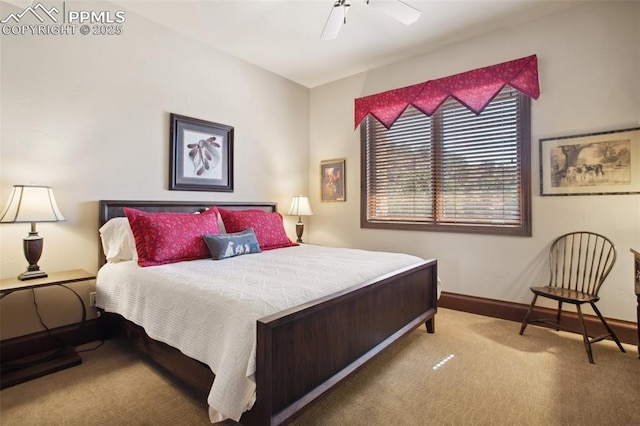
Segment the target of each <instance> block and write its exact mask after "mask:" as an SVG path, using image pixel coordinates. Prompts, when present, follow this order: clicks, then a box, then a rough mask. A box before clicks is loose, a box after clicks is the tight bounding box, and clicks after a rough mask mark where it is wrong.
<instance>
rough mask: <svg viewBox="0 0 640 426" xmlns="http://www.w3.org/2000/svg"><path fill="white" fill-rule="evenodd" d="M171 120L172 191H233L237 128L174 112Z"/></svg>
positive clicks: (170, 183)
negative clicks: (234, 145) (234, 136)
mask: <svg viewBox="0 0 640 426" xmlns="http://www.w3.org/2000/svg"><path fill="white" fill-rule="evenodd" d="M170 121H171V130H170V133H171V151H170V165H169V169H170V175H169V189H173V190H179V191H212V192H233V133H234V131H233V130H234V129H233V127H231V126H227V125H225V124H219V123H213V122H210V121H205V120H200V119H197V118H191V117H186V116H184V115H178V114H173V113H171V116H170Z"/></svg>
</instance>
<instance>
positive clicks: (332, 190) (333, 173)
mask: <svg viewBox="0 0 640 426" xmlns="http://www.w3.org/2000/svg"><path fill="white" fill-rule="evenodd" d="M346 172H347V170H346V165H345V160H344V159H339V160H325V161H321V162H320V201H322V202H327V201H328V202H334V201H338V202H344V201H347V192H346V177H347V176H346Z"/></svg>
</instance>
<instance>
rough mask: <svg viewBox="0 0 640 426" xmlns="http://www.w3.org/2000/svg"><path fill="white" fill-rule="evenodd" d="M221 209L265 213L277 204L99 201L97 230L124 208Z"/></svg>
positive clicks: (275, 207) (168, 210) (158, 209)
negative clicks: (251, 210) (255, 210)
mask: <svg viewBox="0 0 640 426" xmlns="http://www.w3.org/2000/svg"><path fill="white" fill-rule="evenodd" d="M212 206H215V207H221V208H223V209H228V210H248V209H258V210H264V211H267V212H275V211H278V204H277V203H272V202H246V203H245V202H236V201H139V200H132V201H128V200H100V208H99V211H98V216H99V217H98V228H100V227H101V226H102V225H104V224H105V223H107V221H108V220H109V219H112V218H114V217H124V216H125V214H124V211H123V210H122V209H123V208H124V207H130V208H133V209H138V210H141V211H144V212H176V213H195V212H199V211H204V210H205V209H207V208H209V207H212ZM104 263H105V258H104V253H103V251H102V244H99V257H98V266H102V265H104Z"/></svg>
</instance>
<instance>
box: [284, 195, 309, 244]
mask: <svg viewBox="0 0 640 426" xmlns="http://www.w3.org/2000/svg"><path fill="white" fill-rule="evenodd" d="M289 216H298V223H296V235H297V236H298V240H297V242H299V243H301V242H302V233H303V232H304V224H303V223H302V216H313V212H312V211H311V205H310V204H309V199H308V198H307V197H304V196H302V195H296V196H295V197H293V200H291V207H290V208H289Z"/></svg>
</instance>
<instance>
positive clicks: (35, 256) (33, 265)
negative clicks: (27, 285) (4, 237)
mask: <svg viewBox="0 0 640 426" xmlns="http://www.w3.org/2000/svg"><path fill="white" fill-rule="evenodd" d="M43 243H44V241H43V239H42V237H41V236H40V235H38V232H37V231H36V224H35V223H34V222H32V223H31V232H29V236H28V237H27V238H24V239H23V240H22V249H23V250H24V257H25V258H26V259H27V262H29V266H28V267H27V270H26V271H24V272H23V273H21V274H20V275H18V279H19V280H20V281H25V280H33V279H35V278H44V277H46V276H47V273H46V272H44V271H41V270H40V267H39V266H38V260H40V256H41V255H42V246H43Z"/></svg>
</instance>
